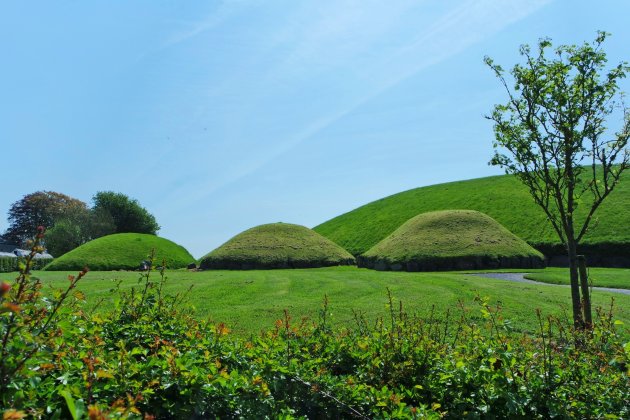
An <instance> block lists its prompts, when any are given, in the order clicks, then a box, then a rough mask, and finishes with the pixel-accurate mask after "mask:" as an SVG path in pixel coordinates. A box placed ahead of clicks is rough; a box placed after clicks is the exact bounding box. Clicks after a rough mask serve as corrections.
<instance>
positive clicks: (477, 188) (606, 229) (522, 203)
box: [313, 172, 630, 266]
mask: <svg viewBox="0 0 630 420" xmlns="http://www.w3.org/2000/svg"><path fill="white" fill-rule="evenodd" d="M628 208H630V172H625V173H624V174H623V175H622V180H621V182H620V183H619V185H618V186H617V187H616V189H615V191H613V192H612V194H611V195H610V197H608V198H607V199H606V200H605V201H604V202H603V203H602V205H601V206H600V207H599V209H597V212H596V213H595V219H594V220H593V222H592V223H591V225H590V228H589V231H588V233H587V234H586V236H585V237H584V239H583V241H582V246H581V247H580V252H581V253H583V254H585V255H586V256H587V257H588V261H589V265H592V264H593V263H595V262H596V258H600V259H605V260H606V261H608V265H611V261H612V260H611V258H612V257H621V260H620V261H617V262H615V261H612V265H615V266H626V264H629V262H628V261H630V259H628V255H630V212H629V211H628V210H627V209H628ZM454 209H466V210H476V211H480V212H482V213H485V214H487V215H489V216H490V217H492V218H493V219H495V220H496V221H498V222H499V223H501V224H502V225H503V226H505V227H506V228H507V229H509V230H510V232H513V233H514V234H515V235H516V236H518V237H519V238H521V239H524V240H525V241H527V243H529V244H530V245H532V246H533V247H535V248H537V249H538V250H539V251H541V252H543V253H544V254H545V255H547V256H552V255H563V254H565V251H564V248H563V247H562V246H561V245H560V243H559V240H558V236H557V235H556V234H555V232H554V230H553V228H552V226H551V224H550V223H549V222H548V220H547V217H546V215H545V213H544V212H543V211H542V210H541V209H540V208H539V207H538V206H537V205H536V204H535V203H534V201H533V200H532V198H531V196H530V194H529V191H528V190H527V188H526V187H525V186H524V185H523V184H521V183H520V182H519V181H518V179H516V178H515V177H514V176H512V175H501V176H492V177H487V178H477V179H471V180H467V181H457V182H450V183H446V184H437V185H431V186H427V187H421V188H416V189H413V190H409V191H404V192H401V193H398V194H394V195H392V196H389V197H385V198H382V199H380V200H377V201H374V202H371V203H368V204H366V205H364V206H362V207H359V208H357V209H355V210H352V211H350V212H348V213H345V214H342V215H340V216H337V217H335V218H333V219H331V220H329V221H327V222H324V223H322V224H321V225H319V226H316V227H314V228H313V230H314V231H315V232H317V233H319V234H321V235H324V236H325V237H327V238H328V239H330V240H331V241H333V242H335V243H337V244H339V245H341V246H342V247H343V248H345V249H347V250H348V251H349V252H350V253H351V254H353V255H360V254H362V253H364V252H366V251H367V250H368V249H370V248H371V247H373V246H374V245H376V244H377V243H378V242H380V241H381V240H383V239H384V238H385V237H387V236H388V235H389V234H391V233H392V232H393V231H394V230H396V229H397V228H398V227H400V226H401V225H402V224H403V223H405V222H406V221H407V220H409V219H411V218H412V217H414V216H416V215H418V214H421V213H425V212H430V211H437V210H454ZM588 209H589V201H588V197H587V194H585V195H584V197H582V199H581V201H580V206H579V207H578V209H577V211H576V213H575V216H576V222H577V223H578V224H580V223H582V221H583V220H584V218H585V215H586V212H587V211H588Z"/></svg>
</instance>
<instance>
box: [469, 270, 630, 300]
mask: <svg viewBox="0 0 630 420" xmlns="http://www.w3.org/2000/svg"><path fill="white" fill-rule="evenodd" d="M526 274H528V273H468V274H467V275H472V276H477V277H487V278H491V279H500V280H507V281H514V282H517V283H530V284H540V285H543V286H564V287H569V286H568V285H565V284H552V283H543V282H541V281H534V280H529V279H526V278H525V275H526ZM593 290H601V291H602V292H613V293H621V294H624V295H630V289H613V288H610V287H593Z"/></svg>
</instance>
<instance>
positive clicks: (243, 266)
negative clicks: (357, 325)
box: [200, 223, 354, 270]
mask: <svg viewBox="0 0 630 420" xmlns="http://www.w3.org/2000/svg"><path fill="white" fill-rule="evenodd" d="M348 264H354V257H353V256H352V255H350V254H349V253H348V252H347V251H346V250H344V249H343V248H341V247H340V246H339V245H337V244H335V243H333V242H331V241H330V240H328V239H326V238H324V237H323V236H321V235H319V234H318V233H315V232H313V231H312V230H311V229H308V228H306V227H304V226H299V225H293V224H289V223H272V224H267V225H261V226H257V227H254V228H251V229H248V230H246V231H245V232H242V233H240V234H238V235H236V236H235V237H234V238H232V239H230V240H229V241H228V242H226V243H225V244H223V245H221V246H220V247H219V248H217V249H215V250H214V251H212V252H210V253H209V254H207V255H206V256H204V257H203V258H201V261H200V267H201V268H204V269H206V268H213V269H230V270H251V269H268V268H309V267H327V266H333V265H348Z"/></svg>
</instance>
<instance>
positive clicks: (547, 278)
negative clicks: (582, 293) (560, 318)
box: [525, 267, 630, 289]
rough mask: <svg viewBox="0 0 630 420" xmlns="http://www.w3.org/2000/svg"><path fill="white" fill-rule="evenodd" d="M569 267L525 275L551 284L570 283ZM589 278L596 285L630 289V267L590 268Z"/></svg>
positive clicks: (551, 268) (547, 269)
mask: <svg viewBox="0 0 630 420" xmlns="http://www.w3.org/2000/svg"><path fill="white" fill-rule="evenodd" d="M567 270H568V269H566V268H559V267H549V268H546V269H544V270H540V271H536V272H532V273H530V274H528V275H526V276H525V278H528V279H530V280H536V281H541V282H544V283H551V284H566V285H568V284H569V275H568V271H567ZM588 273H589V279H590V281H591V282H592V284H593V286H594V287H612V288H615V289H630V269H628V268H599V267H593V268H589V270H588Z"/></svg>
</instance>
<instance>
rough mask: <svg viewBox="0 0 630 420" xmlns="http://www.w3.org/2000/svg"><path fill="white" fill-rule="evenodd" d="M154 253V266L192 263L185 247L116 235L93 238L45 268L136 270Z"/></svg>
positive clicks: (148, 237) (140, 236)
mask: <svg viewBox="0 0 630 420" xmlns="http://www.w3.org/2000/svg"><path fill="white" fill-rule="evenodd" d="M152 249H154V250H155V263H156V264H161V262H162V259H163V258H165V259H166V265H167V267H169V268H181V267H185V266H186V265H188V264H190V263H191V262H194V261H195V258H194V257H193V256H192V255H190V253H189V252H188V251H186V249H184V247H182V246H180V245H177V244H176V243H174V242H172V241H169V240H168V239H164V238H160V237H158V236H155V235H145V234H142V233H117V234H114V235H108V236H103V237H101V238H97V239H94V240H93V241H90V242H88V243H85V244H83V245H81V246H80V247H78V248H75V249H73V250H72V251H70V252H68V253H66V254H64V255H62V256H61V257H59V258H56V259H55V260H54V261H53V262H51V263H50V264H48V265H47V266H46V267H45V268H44V269H45V270H52V271H60V270H80V269H81V268H83V267H84V266H86V265H87V266H88V267H89V268H90V269H91V270H135V269H137V268H138V267H139V265H140V263H141V262H142V261H143V260H146V259H147V256H148V255H149V254H150V253H151V250H152Z"/></svg>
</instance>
